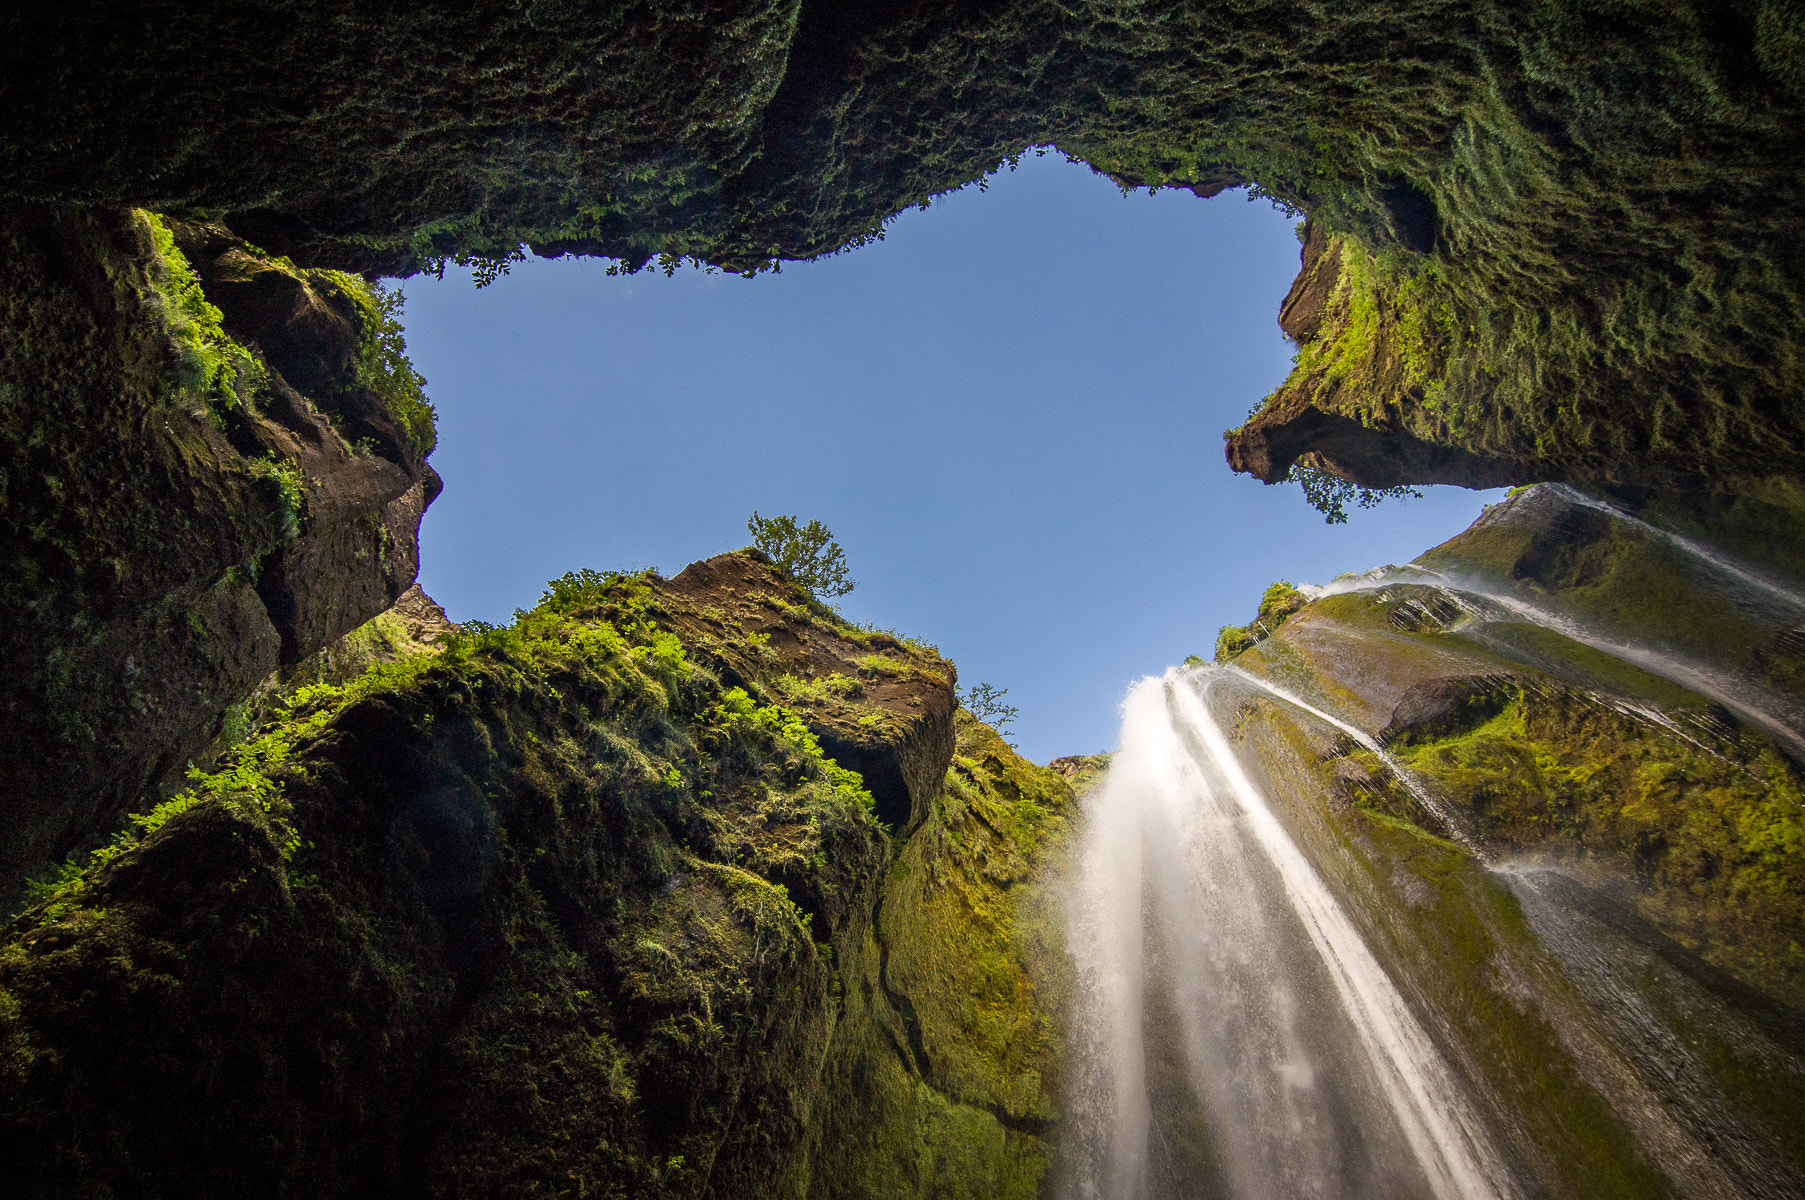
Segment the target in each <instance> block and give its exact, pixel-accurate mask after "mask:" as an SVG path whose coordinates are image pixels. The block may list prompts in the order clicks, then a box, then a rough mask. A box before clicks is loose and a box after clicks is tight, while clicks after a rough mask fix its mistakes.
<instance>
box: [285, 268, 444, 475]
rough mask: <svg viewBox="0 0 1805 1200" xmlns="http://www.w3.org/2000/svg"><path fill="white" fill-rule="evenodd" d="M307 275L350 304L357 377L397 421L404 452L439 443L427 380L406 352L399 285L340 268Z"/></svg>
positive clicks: (422, 452)
mask: <svg viewBox="0 0 1805 1200" xmlns="http://www.w3.org/2000/svg"><path fill="white" fill-rule="evenodd" d="M306 275H307V278H308V279H309V281H311V282H315V283H321V284H324V285H325V286H326V287H327V288H328V289H329V290H330V291H332V292H335V293H337V294H338V295H340V296H342V297H344V298H345V299H346V300H348V301H350V302H351V304H352V305H353V306H354V307H355V309H356V311H357V318H358V320H357V335H358V343H357V344H358V360H357V383H358V385H359V386H361V387H364V388H367V389H369V390H370V391H371V392H373V393H375V395H376V398H377V399H378V400H379V401H380V402H381V404H382V407H383V411H385V412H387V413H388V414H389V416H391V417H393V418H394V419H395V423H396V424H397V425H399V426H400V427H401V430H402V434H403V436H404V437H405V438H406V439H407V449H408V451H409V453H411V454H412V455H413V456H414V457H415V458H420V459H424V458H425V457H426V456H427V455H429V454H431V453H432V450H433V447H434V446H435V445H437V444H438V436H439V435H438V414H437V413H436V412H435V411H434V410H433V406H432V402H431V401H429V400H428V399H427V398H426V380H425V379H424V378H423V377H421V375H420V373H419V372H418V371H416V370H414V364H413V363H412V361H410V360H409V359H408V357H407V341H406V338H405V336H404V334H403V331H402V328H401V309H402V306H403V304H404V303H405V301H406V297H405V295H403V293H402V291H401V289H400V288H398V287H384V286H383V285H382V284H380V283H372V282H370V281H368V280H366V279H363V278H362V277H360V276H357V275H352V274H349V273H347V272H344V271H331V270H313V271H308V272H306Z"/></svg>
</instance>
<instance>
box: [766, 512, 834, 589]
mask: <svg viewBox="0 0 1805 1200" xmlns="http://www.w3.org/2000/svg"><path fill="white" fill-rule="evenodd" d="M746 528H747V530H748V531H750V532H751V534H752V544H753V545H754V546H756V547H758V548H759V549H760V550H762V551H764V552H765V553H766V554H767V555H769V556H770V558H771V561H772V562H774V563H776V564H777V566H778V569H780V570H781V571H783V573H784V574H785V575H788V576H789V577H790V578H791V579H792V580H793V581H795V582H796V583H798V584H800V585H802V587H804V588H806V589H807V590H808V593H809V595H811V596H813V597H815V599H817V600H829V599H832V598H834V597H836V596H844V595H846V594H848V593H849V592H851V591H852V589H853V588H854V586H856V585H855V584H854V583H853V581H852V580H850V579H848V578H847V577H846V552H845V551H844V550H842V549H841V548H840V544H839V543H838V542H836V541H834V535H833V533H832V532H831V531H830V530H829V529H828V528H827V526H825V525H823V524H822V523H821V522H819V521H810V522H809V523H808V524H806V525H803V524H799V523H798V522H797V520H796V518H795V517H793V516H782V517H761V516H759V515H758V510H757V509H754V510H753V511H752V516H751V519H749V520H748V521H747V522H746Z"/></svg>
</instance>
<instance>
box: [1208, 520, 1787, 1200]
mask: <svg viewBox="0 0 1805 1200" xmlns="http://www.w3.org/2000/svg"><path fill="white" fill-rule="evenodd" d="M1797 519H1798V508H1797V506H1796V504H1794V503H1792V502H1791V500H1790V493H1789V492H1788V491H1787V490H1785V489H1779V490H1773V491H1769V492H1768V493H1766V494H1764V495H1762V496H1760V497H1756V496H1754V495H1751V494H1744V495H1740V496H1736V497H1734V498H1731V497H1727V496H1725V497H1716V498H1713V497H1708V496H1707V497H1696V496H1695V497H1692V498H1690V499H1687V500H1682V499H1679V498H1676V497H1672V496H1667V497H1662V498H1660V499H1658V500H1655V501H1648V498H1647V497H1642V498H1641V499H1640V500H1638V498H1636V497H1633V496H1628V495H1618V496H1614V497H1605V496H1602V495H1598V494H1592V493H1585V492H1579V491H1574V490H1570V489H1567V488H1565V487H1560V486H1543V487H1539V488H1533V489H1525V490H1524V491H1522V492H1520V493H1518V494H1517V495H1515V496H1513V497H1512V498H1511V499H1510V500H1508V501H1507V502H1505V503H1503V504H1500V505H1498V506H1495V507H1494V508H1492V509H1490V510H1488V512H1487V513H1486V514H1484V515H1483V516H1482V517H1481V518H1480V520H1479V521H1478V522H1476V523H1475V524H1474V526H1473V527H1472V528H1470V529H1468V530H1467V531H1466V532H1464V533H1463V534H1461V535H1459V536H1458V537H1456V538H1454V539H1451V540H1450V541H1448V542H1446V543H1444V544H1443V545H1441V546H1438V547H1436V548H1434V549H1433V550H1431V551H1429V552H1428V553H1426V554H1424V555H1423V556H1422V557H1420V558H1419V559H1417V560H1416V561H1415V562H1414V563H1411V564H1408V565H1406V566H1404V567H1390V568H1383V569H1380V570H1375V571H1373V572H1369V573H1367V574H1365V575H1359V576H1347V577H1344V578H1342V579H1340V580H1337V581H1336V582H1335V583H1333V584H1331V585H1329V586H1328V587H1327V588H1306V589H1299V592H1300V593H1301V595H1300V596H1298V597H1297V598H1298V599H1303V600H1307V602H1306V603H1302V604H1301V605H1297V606H1295V607H1293V606H1292V605H1289V604H1287V605H1286V606H1285V607H1287V608H1292V609H1293V610H1292V611H1290V612H1289V613H1288V615H1286V616H1285V617H1284V618H1283V620H1282V622H1267V623H1265V624H1264V625H1262V623H1260V622H1255V623H1254V624H1252V625H1250V626H1248V627H1247V628H1246V629H1236V628H1233V627H1231V628H1230V629H1228V630H1225V631H1224V647H1223V659H1224V660H1225V663H1226V668H1225V667H1212V666H1202V665H1200V666H1198V667H1196V668H1194V676H1193V678H1192V679H1190V680H1184V681H1180V682H1179V683H1178V684H1176V685H1175V686H1193V685H1195V686H1198V687H1200V688H1202V689H1204V690H1205V694H1206V696H1207V698H1208V700H1209V702H1210V703H1211V704H1212V706H1213V709H1214V712H1215V715H1216V719H1217V720H1218V721H1219V722H1220V723H1221V725H1222V728H1223V729H1224V730H1225V731H1226V732H1227V733H1228V735H1229V737H1230V738H1231V739H1232V740H1233V741H1234V742H1235V743H1236V745H1237V752H1238V755H1239V758H1240V761H1241V762H1242V763H1244V764H1245V765H1246V767H1247V769H1248V770H1249V772H1250V774H1252V775H1253V776H1254V777H1255V779H1256V780H1257V781H1258V784H1259V786H1260V788H1261V791H1262V794H1263V795H1264V796H1265V797H1266V798H1267V799H1268V800H1269V801H1270V802H1271V803H1272V804H1273V805H1274V807H1275V809H1276V810H1277V811H1278V814H1279V816H1280V818H1281V820H1282V821H1283V823H1284V824H1285V826H1286V828H1287V831H1288V833H1289V834H1290V836H1291V837H1292V838H1293V839H1295V841H1296V842H1297V844H1298V845H1299V847H1300V848H1301V849H1302V850H1303V851H1304V853H1305V854H1306V855H1307V856H1308V858H1309V860H1310V862H1311V864H1312V866H1313V867H1314V869H1315V870H1316V871H1317V872H1318V873H1319V874H1320V875H1321V877H1322V878H1323V879H1324V881H1325V882H1326V883H1327V884H1328V885H1329V886H1330V888H1331V889H1332V890H1333V891H1334V892H1335V894H1336V895H1337V897H1338V899H1339V901H1340V903H1341V906H1342V908H1343V910H1344V911H1345V912H1346V913H1348V914H1349V915H1350V917H1351V918H1352V919H1353V920H1354V921H1355V922H1356V923H1357V924H1358V925H1359V926H1360V929H1361V933H1362V936H1363V939H1364V941H1365V943H1366V945H1367V947H1368V948H1369V949H1370V950H1371V951H1372V952H1373V953H1374V954H1375V955H1376V956H1378V957H1379V959H1380V960H1381V961H1382V962H1383V963H1384V965H1385V969H1386V971H1387V973H1388V975H1389V976H1390V978H1391V979H1392V981H1393V982H1394V983H1396V984H1397V985H1398V986H1399V988H1400V989H1401V990H1402V991H1403V993H1404V995H1405V998H1406V1001H1407V1002H1408V1004H1409V1005H1410V1007H1411V1009H1412V1011H1413V1013H1415V1014H1416V1016H1417V1018H1418V1019H1419V1020H1421V1021H1423V1022H1424V1025H1425V1028H1426V1029H1428V1030H1429V1032H1430V1036H1431V1037H1432V1038H1433V1039H1434V1041H1435V1043H1436V1045H1437V1048H1438V1051H1439V1052H1440V1053H1441V1054H1443V1055H1444V1056H1445V1057H1446V1059H1447V1060H1448V1062H1449V1063H1450V1064H1451V1066H1452V1068H1453V1069H1454V1070H1455V1071H1457V1072H1458V1073H1459V1075H1460V1076H1461V1079H1462V1082H1463V1086H1464V1087H1465V1088H1466V1089H1467V1090H1468V1092H1469V1094H1470V1096H1471V1097H1472V1098H1473V1101H1474V1103H1475V1104H1477V1105H1478V1106H1479V1107H1480V1108H1481V1110H1482V1111H1484V1112H1485V1114H1486V1116H1485V1120H1486V1123H1487V1126H1488V1129H1489V1131H1490V1134H1491V1136H1492V1137H1493V1139H1494V1140H1495V1147H1496V1149H1497V1150H1498V1152H1499V1153H1500V1155H1501V1156H1502V1158H1503V1161H1504V1163H1505V1168H1506V1169H1507V1170H1508V1171H1509V1173H1510V1174H1511V1175H1512V1176H1513V1177H1514V1178H1515V1179H1516V1180H1517V1181H1518V1182H1519V1183H1521V1184H1523V1185H1524V1186H1526V1187H1529V1188H1531V1189H1532V1190H1535V1191H1537V1192H1539V1193H1541V1194H1548V1195H1574V1196H1599V1195H1612V1196H1623V1197H1626V1198H1627V1197H1650V1196H1676V1197H1677V1196H1696V1195H1713V1194H1722V1195H1764V1194H1773V1195H1784V1194H1790V1193H1791V1192H1795V1191H1797V1190H1798V1189H1799V1188H1800V1187H1801V1186H1805V1138H1802V1137H1801V1134H1800V1125H1799V1123H1798V1120H1797V1112H1798V1106H1799V1104H1800V1103H1801V1102H1805V1091H1802V1090H1801V1087H1800V1081H1801V1080H1802V1079H1805V1025H1802V1024H1801V1021H1800V1016H1799V1014H1800V1011H1801V1005H1802V1004H1805V958H1802V957H1801V953H1800V947H1801V946H1802V945H1805V871H1802V870H1801V867H1800V863H1801V858H1800V853H1799V851H1800V849H1801V847H1805V816H1802V814H1805V806H1802V804H1801V801H1802V798H1805V772H1802V771H1801V768H1800V765H1799V764H1800V761H1801V759H1800V753H1799V746H1798V735H1797V732H1796V731H1797V730H1799V729H1800V728H1805V725H1801V722H1800V713H1801V711H1805V710H1802V709H1801V708H1800V707H1799V701H1800V700H1801V699H1805V692H1801V690H1800V688H1799V683H1798V679H1799V676H1798V675H1797V673H1796V671H1795V670H1794V668H1793V667H1792V666H1791V664H1792V663H1793V661H1794V657H1793V656H1794V654H1795V653H1796V649H1795V646H1796V643H1797V640H1798V639H1797V634H1796V632H1795V631H1796V629H1797V628H1798V626H1799V623H1800V622H1801V620H1805V590H1801V588H1800V582H1801V577H1800V575H1799V574H1798V573H1797V570H1796V567H1797V564H1796V562H1794V561H1793V560H1794V553H1795V552H1794V549H1793V548H1794V547H1796V545H1797V544H1798V543H1797V539H1796V537H1793V536H1791V534H1790V533H1789V531H1790V530H1791V528H1792V526H1793V523H1794V522H1796V520H1797ZM1274 590H1275V591H1280V590H1289V589H1280V588H1275V589H1274ZM1313 708H1314V709H1316V710H1319V711H1312V709H1313ZM1336 720H1339V721H1340V722H1343V723H1344V724H1343V725H1339V726H1338V725H1337V724H1336V723H1335V721H1336ZM1350 728H1351V729H1352V730H1354V731H1358V736H1353V735H1350V733H1349V732H1348V730H1349V729H1350Z"/></svg>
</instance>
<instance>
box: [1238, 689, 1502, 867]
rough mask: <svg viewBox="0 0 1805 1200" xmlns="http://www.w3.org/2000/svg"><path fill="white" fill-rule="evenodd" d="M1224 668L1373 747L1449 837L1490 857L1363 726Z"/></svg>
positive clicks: (1450, 811) (1476, 854)
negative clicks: (1348, 721)
mask: <svg viewBox="0 0 1805 1200" xmlns="http://www.w3.org/2000/svg"><path fill="white" fill-rule="evenodd" d="M1224 669H1225V670H1226V671H1227V672H1228V673H1229V674H1231V675H1233V676H1235V677H1236V678H1237V679H1240V680H1241V681H1242V682H1244V683H1247V684H1249V685H1251V686H1253V687H1256V688H1258V689H1260V690H1261V691H1263V692H1265V693H1266V694H1268V695H1269V696H1271V697H1273V699H1275V700H1282V701H1284V702H1285V703H1286V704H1289V705H1291V706H1292V707H1293V708H1298V709H1302V710H1303V711H1304V712H1307V713H1309V714H1310V715H1311V716H1313V717H1315V718H1317V719H1318V720H1320V721H1322V722H1324V723H1326V724H1328V725H1331V726H1333V727H1334V728H1336V729H1338V730H1340V731H1341V732H1342V733H1345V734H1347V735H1348V737H1350V738H1352V739H1353V740H1354V742H1355V743H1356V744H1357V745H1359V746H1361V747H1362V748H1364V749H1366V750H1367V751H1370V752H1371V753H1372V754H1373V756H1374V757H1376V758H1377V759H1378V760H1379V761H1380V762H1382V763H1384V764H1385V769H1386V770H1388V771H1390V772H1391V773H1392V776H1393V777H1394V778H1396V779H1397V781H1398V782H1399V783H1401V784H1403V785H1404V790H1405V791H1407V792H1409V793H1410V794H1411V795H1412V796H1413V797H1415V799H1416V802H1417V803H1418V804H1421V805H1422V806H1423V808H1424V809H1425V810H1427V811H1428V812H1430V813H1432V814H1434V816H1435V819H1436V820H1437V821H1440V822H1441V825H1442V828H1443V829H1444V830H1445V831H1447V834H1448V836H1449V837H1451V838H1453V839H1454V840H1455V841H1457V842H1459V843H1460V845H1461V847H1462V848H1463V849H1465V850H1466V851H1467V853H1469V854H1471V855H1472V856H1473V857H1474V858H1477V859H1478V860H1479V861H1481V862H1485V861H1486V860H1487V855H1486V853H1485V851H1484V850H1483V849H1481V848H1480V846H1479V843H1478V842H1477V841H1475V840H1474V839H1473V836H1472V834H1470V833H1468V832H1467V828H1466V822H1464V821H1462V820H1461V819H1460V816H1459V814H1458V813H1456V812H1455V811H1454V810H1453V809H1452V808H1449V807H1448V805H1447V804H1446V803H1444V802H1443V801H1442V799H1441V797H1439V796H1437V795H1436V794H1435V793H1433V792H1431V791H1430V790H1429V789H1428V788H1426V787H1424V786H1423V785H1422V784H1421V783H1420V782H1418V780H1417V778H1416V776H1414V775H1412V774H1411V773H1410V772H1409V771H1408V770H1406V769H1405V768H1404V764H1402V763H1400V762H1399V761H1398V760H1397V759H1395V758H1393V757H1392V756H1391V755H1390V754H1387V753H1386V752H1385V748H1384V747H1383V746H1381V745H1379V742H1378V739H1376V738H1374V737H1373V736H1372V735H1371V734H1369V733H1367V732H1365V731H1364V730H1362V729H1359V728H1357V727H1356V726H1353V725H1350V724H1348V723H1347V722H1346V721H1343V720H1342V719H1341V718H1340V717H1337V716H1335V715H1333V714H1332V713H1326V712H1324V711H1323V710H1322V709H1320V708H1317V707H1316V706H1315V705H1314V704H1311V703H1310V702H1309V701H1307V700H1305V699H1303V698H1302V697H1300V696H1297V695H1295V694H1293V693H1292V692H1289V691H1287V690H1285V689H1284V688H1282V687H1280V686H1279V685H1278V684H1276V683H1273V682H1272V681H1271V680H1269V679H1265V678H1262V677H1261V676H1259V675H1255V674H1253V673H1252V672H1249V671H1244V670H1242V669H1241V668H1240V667H1235V666H1231V667H1227V668H1224Z"/></svg>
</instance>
